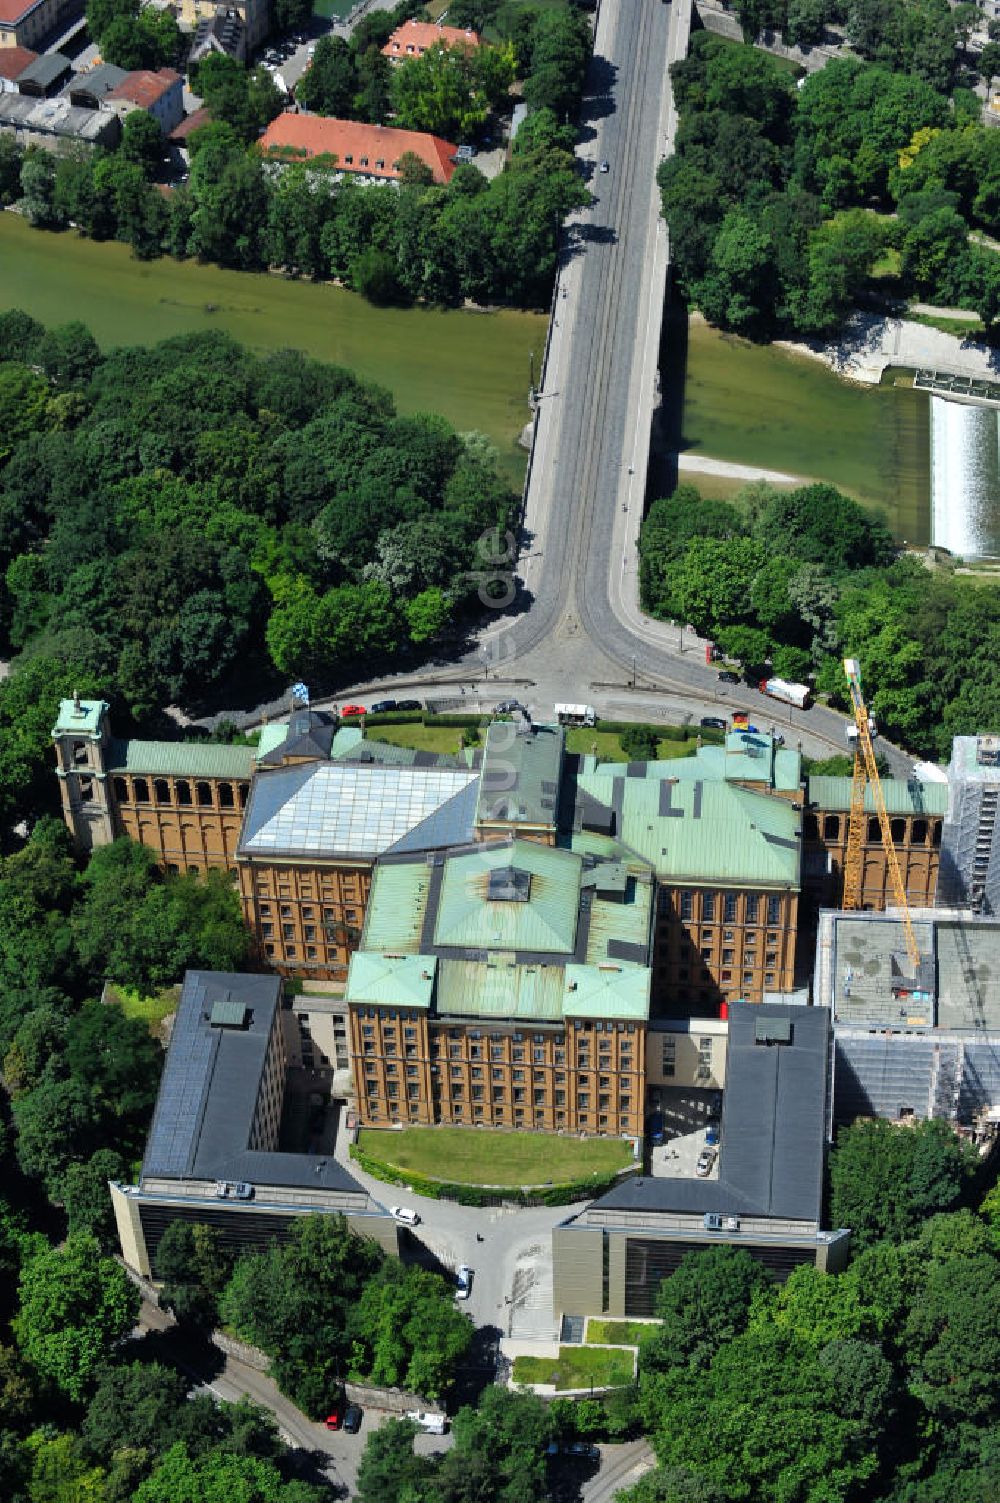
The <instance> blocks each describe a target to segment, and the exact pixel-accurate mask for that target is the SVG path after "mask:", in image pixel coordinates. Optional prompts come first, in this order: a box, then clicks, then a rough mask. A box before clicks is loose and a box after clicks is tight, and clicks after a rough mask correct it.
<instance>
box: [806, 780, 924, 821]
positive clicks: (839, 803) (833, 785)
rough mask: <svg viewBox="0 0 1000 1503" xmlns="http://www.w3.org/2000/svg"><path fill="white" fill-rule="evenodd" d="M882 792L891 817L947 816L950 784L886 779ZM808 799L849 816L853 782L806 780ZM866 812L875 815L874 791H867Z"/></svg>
mask: <svg viewBox="0 0 1000 1503" xmlns="http://www.w3.org/2000/svg"><path fill="white" fill-rule="evenodd" d="M882 793H883V794H884V796H885V807H886V809H887V810H888V811H889V813H890V814H947V812H948V784H947V783H920V782H918V781H917V779H916V778H911V779H910V781H909V782H906V781H905V780H904V779H903V778H883V779H882ZM806 797H807V799H808V801H809V803H810V804H815V806H816V808H817V809H821V810H822V809H829V810H831V811H834V810H836V811H839V812H841V813H845V814H846V813H847V811H848V810H849V809H850V807H851V779H850V778H830V777H816V778H808V779H807V780H806ZM865 810H866V812H867V813H869V814H874V813H875V800H874V798H873V796H872V791H871V788H866V789H865Z"/></svg>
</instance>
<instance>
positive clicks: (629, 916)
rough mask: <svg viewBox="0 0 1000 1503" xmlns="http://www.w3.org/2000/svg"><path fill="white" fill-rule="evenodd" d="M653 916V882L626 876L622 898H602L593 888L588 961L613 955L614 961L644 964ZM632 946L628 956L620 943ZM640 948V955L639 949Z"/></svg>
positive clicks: (598, 960) (594, 963)
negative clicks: (632, 950)
mask: <svg viewBox="0 0 1000 1503" xmlns="http://www.w3.org/2000/svg"><path fill="white" fill-rule="evenodd" d="M652 916H653V884H652V882H651V881H649V880H648V874H647V879H646V880H642V879H641V878H640V879H637V878H636V877H634V876H632V877H629V878H628V879H627V882H626V887H625V901H624V902H616V901H615V900H614V899H606V898H602V897H600V896H599V895H598V893H596V892H595V894H594V898H593V902H592V903H591V908H590V926H589V928H588V930H587V953H586V960H587V963H588V965H596V964H598V963H599V962H600V961H602V960H612V959H615V958H616V957H615V951H617V955H618V957H619V958H618V959H617V961H616V963H617V964H630V965H632V966H637V965H638V966H642V965H645V964H646V962H647V960H648V959H649V947H650V946H649V930H650V923H651V920H652ZM625 945H629V946H635V947H636V948H635V950H634V952H632V954H634V958H631V956H629V958H628V959H623V958H621V957H623V956H626V955H627V954H628V952H626V951H624V950H623V948H622V947H623V946H625ZM640 951H641V952H642V953H641V955H640V953H639V952H640Z"/></svg>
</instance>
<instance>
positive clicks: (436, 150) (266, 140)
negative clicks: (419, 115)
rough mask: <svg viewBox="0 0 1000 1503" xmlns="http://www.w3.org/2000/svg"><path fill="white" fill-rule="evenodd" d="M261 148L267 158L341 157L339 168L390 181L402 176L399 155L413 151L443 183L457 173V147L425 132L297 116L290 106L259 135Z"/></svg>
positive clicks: (303, 159)
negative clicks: (289, 108)
mask: <svg viewBox="0 0 1000 1503" xmlns="http://www.w3.org/2000/svg"><path fill="white" fill-rule="evenodd" d="M260 149H261V152H262V153H263V154H264V156H265V157H266V156H269V155H271V156H273V157H274V159H275V160H276V161H282V160H286V161H291V162H294V161H296V160H297V159H299V160H302V161H309V160H311V159H312V158H313V157H330V158H336V163H335V166H336V170H337V171H342V172H360V173H363V174H364V175H365V176H367V177H381V178H385V179H386V181H387V182H396V181H398V180H399V178H400V177H401V176H402V173H401V171H400V166H399V163H400V159H401V158H402V157H403V156H405V155H406V153H407V152H412V153H413V155H414V156H416V157H418V158H419V159H420V161H421V162H423V163H424V165H425V166H426V167H429V168H430V171H431V173H432V175H433V178H434V181H435V182H436V183H441V184H443V183H447V182H450V180H451V176H452V174H453V172H454V171H455V163H454V160H453V158H454V156H455V153H456V152H457V150H458V147H457V146H453V145H452V144H451V142H450V141H442V139H441V137H440V136H432V135H430V134H429V133H428V132H426V131H416V130H398V129H396V128H395V127H394V126H389V125H368V124H366V123H365V122H364V121H361V120H330V119H327V118H325V117H324V116H322V115H296V114H293V113H292V112H291V111H287V110H286V111H285V113H284V114H282V115H279V116H278V117H277V119H275V120H272V121H271V123H270V125H269V126H268V127H267V130H266V131H265V132H264V134H263V136H261V138H260Z"/></svg>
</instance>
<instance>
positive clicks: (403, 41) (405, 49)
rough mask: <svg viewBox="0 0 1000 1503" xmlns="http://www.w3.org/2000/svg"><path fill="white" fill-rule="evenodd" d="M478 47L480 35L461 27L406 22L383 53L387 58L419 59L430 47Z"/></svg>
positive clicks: (388, 42)
mask: <svg viewBox="0 0 1000 1503" xmlns="http://www.w3.org/2000/svg"><path fill="white" fill-rule="evenodd" d="M439 43H440V44H442V45H443V46H445V47H478V46H479V33H478V32H475V31H466V30H463V29H462V28H461V27H459V26H439V25H437V24H436V23H435V22H433V21H404V22H403V24H402V26H397V27H396V30H395V31H394V32H393V33H392V35H391V36H390V38H389V40H388V41H387V42H386V44H385V46H384V47H383V48H382V52H383V54H384V56H385V57H388V58H397V59H400V60H403V59H405V58H408V57H419V56H420V54H421V53H422V52H426V51H427V49H428V47H435V46H437V45H438V44H439Z"/></svg>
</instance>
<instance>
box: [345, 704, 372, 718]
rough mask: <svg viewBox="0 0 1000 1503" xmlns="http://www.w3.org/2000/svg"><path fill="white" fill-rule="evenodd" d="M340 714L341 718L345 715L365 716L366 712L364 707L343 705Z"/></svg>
mask: <svg viewBox="0 0 1000 1503" xmlns="http://www.w3.org/2000/svg"><path fill="white" fill-rule="evenodd" d="M340 714H341V718H343V717H344V716H345V715H367V714H368V711H367V710H366V709H365V707H364V705H345V706H344V708H343V709H342V710H341V712H340Z"/></svg>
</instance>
